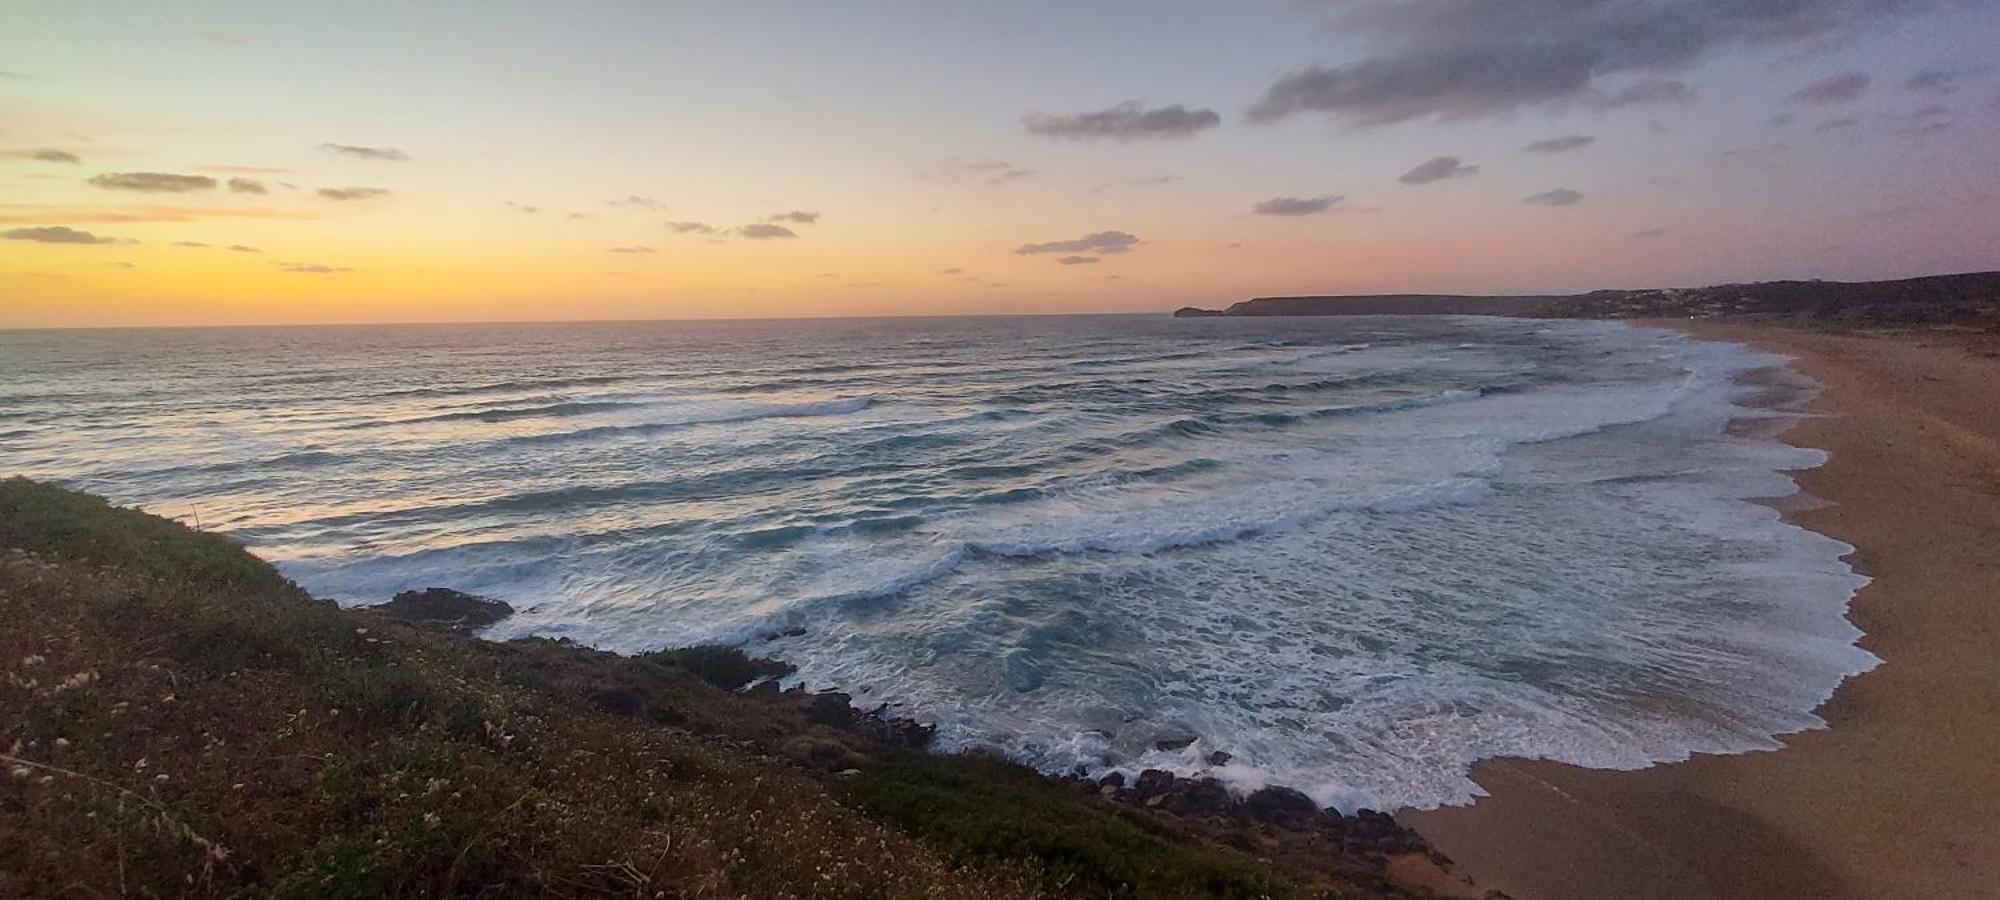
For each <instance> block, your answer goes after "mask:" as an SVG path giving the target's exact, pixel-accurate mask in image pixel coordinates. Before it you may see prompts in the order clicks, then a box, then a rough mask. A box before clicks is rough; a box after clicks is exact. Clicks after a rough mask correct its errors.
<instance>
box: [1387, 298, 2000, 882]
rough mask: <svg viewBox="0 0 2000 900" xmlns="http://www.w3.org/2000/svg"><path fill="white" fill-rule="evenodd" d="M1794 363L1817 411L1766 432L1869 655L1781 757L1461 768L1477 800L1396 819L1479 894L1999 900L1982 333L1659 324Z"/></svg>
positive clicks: (1996, 608) (1997, 609)
mask: <svg viewBox="0 0 2000 900" xmlns="http://www.w3.org/2000/svg"><path fill="white" fill-rule="evenodd" d="M1674 324H1675V327H1680V328H1683V329H1685V330H1687V331H1690V332H1692V333H1693V334H1695V335H1697V336H1699V337H1703V338H1712V339H1718V340H1734V341H1742V342H1745V343H1749V344H1753V345H1756V346H1758V347H1762V348H1766V349H1769V350H1773V351H1776V352H1780V353H1785V354H1788V355H1791V356H1794V357H1796V358H1797V362H1796V363H1795V365H1796V367H1797V368H1798V369H1799V370H1800V371H1803V372H1805V373H1806V374H1808V375H1811V376H1812V377H1814V378H1816V379H1818V380H1819V381H1820V382H1821V383H1823V384H1824V385H1825V387H1826V390H1825V392H1824V393H1823V394H1822V395H1821V396H1820V397H1819V399H1818V401H1817V402H1816V403H1815V409H1817V410H1818V411H1820V412H1824V413H1829V414H1831V415H1830V416H1828V417H1826V418H1816V419H1810V420H1807V421H1805V422H1803V423H1801V424H1800V425H1799V426H1798V427H1796V428H1794V429H1793V430H1791V431H1790V432H1788V433H1787V434H1786V435H1785V440H1787V441H1790V442H1792V443H1795V444H1800V445H1803V446H1811V447H1821V448H1824V449H1826V450H1828V451H1830V452H1831V454H1832V457H1831V460H1830V461H1829V462H1828V463H1827V464H1826V465H1825V466H1823V467H1821V468H1818V469H1814V470H1811V471H1808V472H1802V473H1799V476H1798V481H1799V484H1800V486H1801V487H1803V488H1804V489H1805V490H1806V491H1808V492H1810V493H1811V494H1813V495H1815V496H1817V497H1819V498H1821V499H1822V500H1825V501H1828V502H1829V503H1830V504H1831V505H1828V506H1824V507H1821V508H1816V509H1799V510H1797V511H1794V512H1792V513H1791V518H1792V520H1793V521H1796V522H1798V523H1799V524H1801V525H1803V526H1805V527H1808V528H1812V529H1814V530H1816V531H1820V532H1823V533H1825V534H1828V535H1832V536H1833V537H1836V538H1839V539H1840V540H1843V541H1846V542H1847V543H1849V544H1852V545H1854V546H1855V547H1856V548H1857V551H1856V553H1855V556H1854V558H1853V560H1854V563H1855V565H1856V566H1857V567H1858V568H1860V569H1861V570H1862V571H1863V572H1865V573H1867V574H1869V575H1872V576H1873V577H1874V579H1875V580H1874V582H1873V583H1872V584H1870V585H1869V586H1868V587H1867V588H1866V589H1864V590H1863V591H1862V592H1861V593H1860V594H1859V595H1858V596H1857V597H1856V598H1855V601H1854V603H1853V606H1852V607H1851V609H1850V611H1849V614H1850V616H1851V618H1852V619H1853V620H1854V622H1855V624H1856V625H1858V626H1859V627H1860V628H1861V629H1862V630H1864V631H1866V632H1867V637H1866V638H1864V639H1863V640H1862V646H1864V647H1866V648H1867V649H1868V650H1870V651H1872V652H1873V653H1875V654H1876V655H1877V656H1879V657H1881V658H1882V660H1883V663H1882V665H1881V666H1880V667H1878V668H1877V669H1875V670H1874V671H1872V672H1869V673H1867V674H1864V675H1861V676H1857V677H1855V678H1852V679H1849V680H1848V681H1847V682H1845V683H1844V684H1842V685H1841V687H1840V689H1839V690H1838V692H1836V693H1835V695H1834V697H1833V699H1832V700H1831V701H1829V702H1828V703H1827V704H1826V705H1825V706H1824V707H1823V708H1822V709H1821V710H1820V714H1821V715H1822V716H1823V717H1824V718H1825V719H1826V720H1827V721H1828V722H1829V723H1830V727H1829V728H1827V729H1823V730H1818V731H1811V732H1805V733H1801V734H1797V735H1792V736H1789V737H1787V738H1786V739H1785V745H1786V746H1785V747H1784V748H1783V749H1781V750H1775V751H1770V752H1763V753H1751V754H1745V755H1740V756H1699V757H1696V758H1694V759H1692V760H1689V761H1687V762H1683V763H1674V764H1670V765H1662V766H1655V767H1653V768H1650V769H1645V770H1643V771H1637V772H1608V771H1595V770H1587V769H1579V768H1575V767H1572V766H1565V765H1559V764H1555V763H1549V762H1541V761H1528V760H1493V761H1489V762H1487V763H1483V764H1481V765H1480V766H1479V767H1478V768H1477V769H1476V770H1475V772H1474V776H1475V778H1476V779H1477V780H1478V781H1479V783H1480V784H1481V785H1483V786H1484V787H1485V788H1486V789H1487V790H1488V791H1489V792H1491V794H1492V796H1491V797H1489V798H1486V799H1483V800H1481V801H1479V802H1478V803H1475V804H1473V805H1472V806H1469V807H1460V808H1455V809H1445V810H1438V811H1433V812H1425V813H1414V812H1412V813H1404V814H1402V815H1400V816H1399V818H1400V819H1401V820H1402V821H1404V822H1405V823H1406V824H1408V825H1411V826H1412V827H1414V828H1416V829H1417V830H1418V831H1420V832H1422V833H1423V834H1424V835H1426V836H1427V837H1429V838H1430V839H1431V840H1432V841H1433V842H1434V843H1435V844H1436V845H1437V846H1438V847H1439V848H1440V849H1442V850H1443V851H1444V852H1445V853H1447V854H1448V855H1450V856H1451V857H1453V858H1454V859H1455V860H1456V861H1457V863H1458V869H1459V871H1460V872H1462V873H1464V874H1467V875H1470V876H1471V877H1473V878H1474V879H1475V880H1477V881H1478V882H1479V883H1480V884H1481V885H1483V886H1485V887H1489V888H1497V889H1500V890H1503V891H1506V892H1508V893H1510V894H1512V895H1514V896H1516V897H1519V898H1525V900H1534V898H1551V900H1554V898H1626V897H1631V898H1652V897H1661V898H1666V897H1672V898H1699V897H1756V898H1783V897H1842V898H1846V897H1867V898H1875V897H1896V898H1901V897H1923V898H1933V897H1948V898H1961V897H1962V898H1972V897H2000V338H1995V337H1994V336H1990V335H1989V336H1984V337H1977V336H1968V335H1955V334H1951V333H1946V332H1937V331H1932V332H1906V333H1894V334H1890V333H1871V334H1831V333H1822V332H1814V331H1806V330H1798V329H1791V328H1780V327H1767V326H1747V325H1725V324H1719V323H1674Z"/></svg>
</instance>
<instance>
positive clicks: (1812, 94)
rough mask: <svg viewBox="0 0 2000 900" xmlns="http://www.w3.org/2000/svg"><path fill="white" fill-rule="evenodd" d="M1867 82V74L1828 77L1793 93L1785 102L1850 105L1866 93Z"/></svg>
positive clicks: (1854, 73) (1844, 74) (1849, 73)
mask: <svg viewBox="0 0 2000 900" xmlns="http://www.w3.org/2000/svg"><path fill="white" fill-rule="evenodd" d="M1869 81H1870V79H1869V77H1868V75H1867V73H1864V72H1842V73H1841V74H1839V75H1829V76H1827V77H1825V78H1822V79H1820V80H1818V81H1815V82H1813V83H1812V84H1809V85H1806V86H1805V87H1802V88H1799V89H1798V90H1796V91H1793V92H1792V95H1791V96H1789V97H1786V98H1785V102H1786V103H1793V104H1803V105H1807V106H1830V105H1832V104H1836V103H1852V102H1854V101H1856V100H1859V99H1861V95H1862V94H1863V93H1866V92H1867V90H1868V84H1869Z"/></svg>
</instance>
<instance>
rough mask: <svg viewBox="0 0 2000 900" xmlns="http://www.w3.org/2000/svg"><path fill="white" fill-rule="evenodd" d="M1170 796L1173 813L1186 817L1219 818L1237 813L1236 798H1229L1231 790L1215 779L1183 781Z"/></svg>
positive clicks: (1176, 785) (1177, 784)
mask: <svg viewBox="0 0 2000 900" xmlns="http://www.w3.org/2000/svg"><path fill="white" fill-rule="evenodd" d="M1168 796H1169V798H1170V799H1169V800H1168V801H1167V802H1168V803H1169V804H1170V805H1171V806H1172V808H1173V811H1174V812H1177V813H1179V814H1181V815H1184V816H1193V817H1197V818H1217V817H1222V816H1233V815H1235V814H1236V812H1237V806H1236V798H1234V797H1231V796H1229V789H1228V788H1225V787H1223V786H1222V784H1221V782H1218V781H1216V780H1215V779H1213V778H1189V779H1182V780H1180V781H1179V782H1177V783H1176V784H1175V790H1174V792H1173V793H1172V794H1169V795H1168Z"/></svg>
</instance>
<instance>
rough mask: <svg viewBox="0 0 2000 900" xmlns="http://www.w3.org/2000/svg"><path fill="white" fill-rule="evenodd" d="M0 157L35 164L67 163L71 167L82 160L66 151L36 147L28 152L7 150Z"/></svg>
mask: <svg viewBox="0 0 2000 900" xmlns="http://www.w3.org/2000/svg"><path fill="white" fill-rule="evenodd" d="M0 156H4V157H8V158H12V159H32V160H34V161H36V162H52V163H69V164H71V165H76V164H78V163H81V162H83V160H81V159H79V158H77V155H76V154H74V153H71V152H69V151H68V150H57V149H55V148H53V147H37V148H32V149H28V150H8V151H5V152H0Z"/></svg>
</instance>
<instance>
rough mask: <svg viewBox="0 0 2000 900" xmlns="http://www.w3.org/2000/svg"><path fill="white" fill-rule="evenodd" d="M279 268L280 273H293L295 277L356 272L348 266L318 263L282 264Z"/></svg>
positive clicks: (279, 264)
mask: <svg viewBox="0 0 2000 900" xmlns="http://www.w3.org/2000/svg"><path fill="white" fill-rule="evenodd" d="M277 266H278V271H280V272H291V273H293V274H295V275H338V274H340V273H342V272H352V271H354V270H353V269H350V268H348V267H346V266H323V265H320V264H318V263H288V262H281V263H278V264H277Z"/></svg>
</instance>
